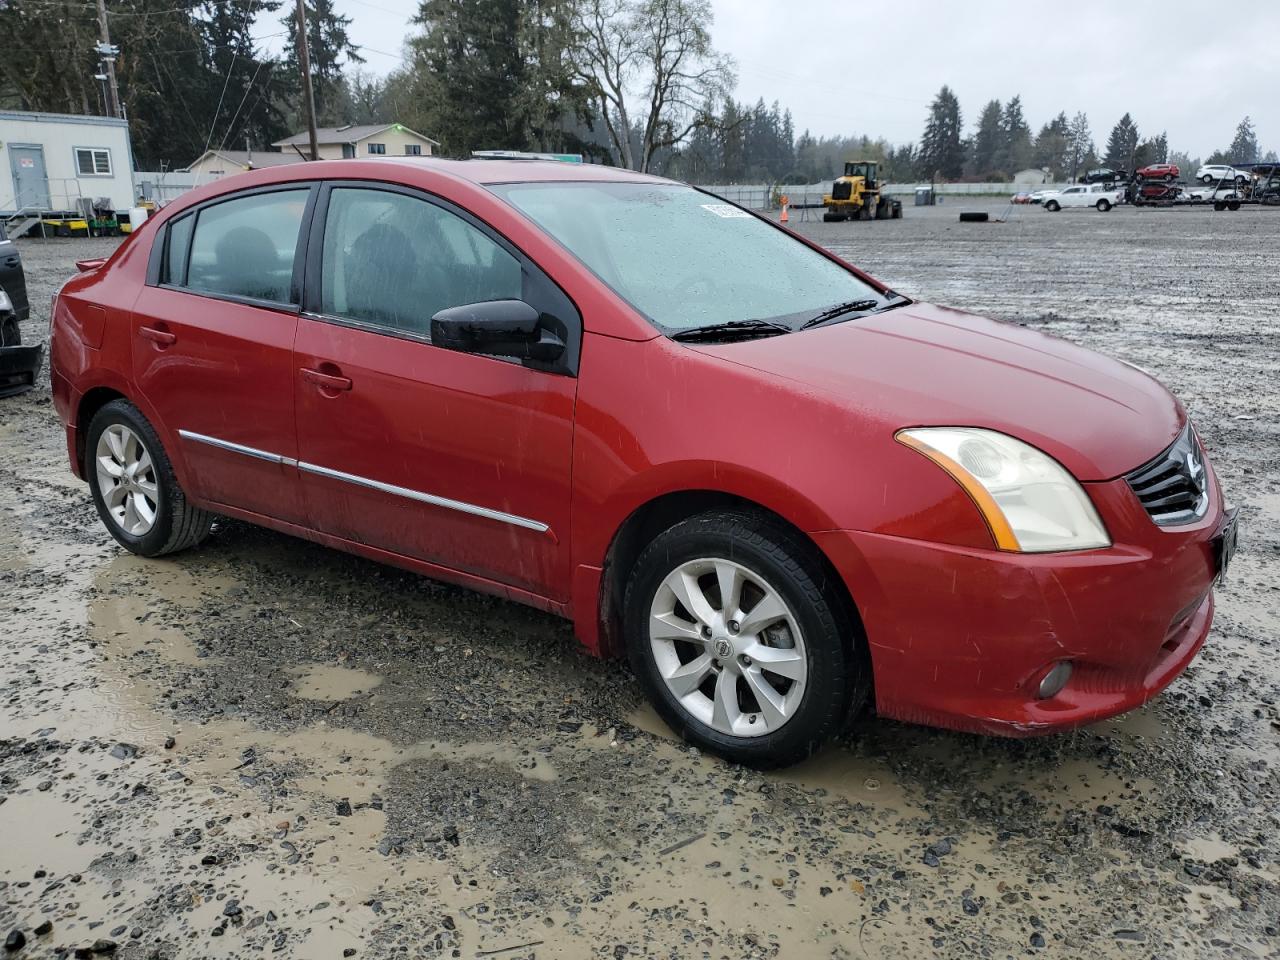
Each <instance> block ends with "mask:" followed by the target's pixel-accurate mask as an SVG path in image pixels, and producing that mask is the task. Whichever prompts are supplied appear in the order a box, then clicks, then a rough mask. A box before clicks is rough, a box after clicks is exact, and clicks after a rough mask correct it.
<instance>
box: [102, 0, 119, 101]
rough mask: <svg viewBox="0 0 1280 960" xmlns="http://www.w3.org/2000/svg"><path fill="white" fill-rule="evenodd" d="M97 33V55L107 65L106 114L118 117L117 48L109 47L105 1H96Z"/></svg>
mask: <svg viewBox="0 0 1280 960" xmlns="http://www.w3.org/2000/svg"><path fill="white" fill-rule="evenodd" d="M98 31H99V35H100V38H101V41H102V42H101V43H99V44H98V53H99V55H100V56H101V57H102V60H103V62H104V63H106V65H107V90H108V92H107V113H108V114H109V115H111V116H113V117H119V116H120V115H121V113H120V88H119V87H117V86H116V54H117V53H119V52H120V51H119V48H117V47H113V46H112V45H111V30H110V28H109V27H108V26H107V3H106V0H98Z"/></svg>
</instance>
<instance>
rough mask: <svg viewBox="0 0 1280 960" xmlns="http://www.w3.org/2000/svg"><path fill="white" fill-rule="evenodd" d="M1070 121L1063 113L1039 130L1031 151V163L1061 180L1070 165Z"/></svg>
mask: <svg viewBox="0 0 1280 960" xmlns="http://www.w3.org/2000/svg"><path fill="white" fill-rule="evenodd" d="M1071 142H1072V141H1071V121H1070V120H1069V119H1067V115H1066V113H1065V112H1063V113H1059V114H1058V115H1057V116H1056V117H1054V118H1053V119H1052V120H1050V121H1049V122H1048V123H1046V124H1045V125H1044V126H1043V127H1041V128H1040V132H1039V133H1038V134H1036V140H1035V146H1034V149H1033V151H1032V162H1033V163H1034V164H1035V165H1036V166H1037V167H1039V168H1040V169H1042V170H1046V169H1047V170H1048V171H1049V173H1050V176H1051V177H1053V178H1054V179H1055V180H1056V179H1061V178H1062V177H1064V176H1066V173H1067V170H1068V169H1069V168H1070V165H1071Z"/></svg>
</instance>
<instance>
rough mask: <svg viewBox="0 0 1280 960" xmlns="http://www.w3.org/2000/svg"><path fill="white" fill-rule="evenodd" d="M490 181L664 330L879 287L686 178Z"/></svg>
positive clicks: (783, 313)
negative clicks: (684, 181) (689, 184)
mask: <svg viewBox="0 0 1280 960" xmlns="http://www.w3.org/2000/svg"><path fill="white" fill-rule="evenodd" d="M490 189H491V190H493V191H494V192H495V193H497V194H498V195H499V196H502V197H504V198H506V199H507V200H508V201H509V202H510V203H511V204H512V205H513V206H515V207H516V208H517V209H519V210H520V211H521V212H522V213H524V214H525V215H526V216H528V217H529V218H530V219H531V220H533V221H534V222H535V223H537V224H538V225H539V226H541V227H542V228H543V229H544V230H546V231H547V233H549V234H551V235H552V236H553V237H555V238H556V239H557V240H558V241H559V242H560V243H561V244H563V245H564V246H565V247H566V248H568V250H569V251H570V252H571V253H572V254H573V255H574V256H576V257H577V258H578V259H579V260H581V261H582V262H583V263H584V264H585V265H586V266H587V267H589V268H590V269H591V270H592V271H593V272H594V273H595V274H596V275H597V276H598V277H600V279H601V280H603V281H604V282H605V283H606V284H608V285H609V286H610V287H611V288H612V289H613V290H614V291H615V292H616V293H617V294H618V295H619V296H621V297H622V298H623V299H624V300H626V301H627V302H629V303H630V304H631V305H632V306H634V307H635V308H636V309H637V310H639V311H640V312H641V313H643V314H644V315H645V316H647V317H648V318H649V319H650V320H651V321H652V322H653V323H654V324H655V325H656V326H657V327H658V328H659V329H661V330H662V331H664V332H666V333H669V334H676V333H679V332H680V331H682V330H690V329H693V328H695V327H703V326H708V325H712V324H718V323H728V322H732V321H736V320H777V321H779V322H785V323H787V324H788V325H791V324H792V322H793V320H794V319H800V318H805V317H806V316H808V315H812V314H814V313H815V311H821V310H823V309H824V308H829V307H831V306H832V305H833V304H840V303H848V302H854V301H861V300H864V299H868V298H879V297H881V296H882V295H881V293H880V291H878V290H876V289H875V288H874V287H872V286H870V285H869V284H867V283H866V282H865V281H863V280H861V279H859V278H858V276H857V275H856V274H854V273H852V272H850V271H849V270H846V269H845V268H844V267H842V266H840V265H839V264H837V263H833V262H832V261H831V260H829V259H827V258H826V257H825V256H823V255H822V254H820V253H818V252H817V251H815V250H812V249H810V248H809V247H807V246H806V245H805V244H803V243H801V242H800V241H798V240H795V239H794V238H792V237H790V236H788V235H787V234H786V233H784V232H783V231H781V230H778V229H777V228H775V227H773V226H771V225H770V224H768V223H766V222H764V221H763V220H760V219H759V218H757V217H754V216H752V215H751V214H749V213H747V212H746V211H744V210H740V209H738V208H737V207H734V206H732V205H731V204H727V203H722V202H720V201H718V200H716V198H715V197H712V196H710V195H708V194H705V193H700V192H699V191H697V190H694V189H693V188H691V187H684V186H679V185H676V184H650V183H590V182H577V183H563V182H562V183H512V184H501V185H495V186H492V187H490ZM783 318H792V319H787V320H783Z"/></svg>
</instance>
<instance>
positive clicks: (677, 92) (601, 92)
mask: <svg viewBox="0 0 1280 960" xmlns="http://www.w3.org/2000/svg"><path fill="white" fill-rule="evenodd" d="M712 19H713V15H712V13H711V5H710V3H709V2H708V0H584V2H583V4H582V7H581V9H580V11H579V13H578V17H577V23H576V28H577V29H576V32H577V45H576V49H575V51H574V53H575V57H574V59H575V61H576V65H577V70H578V72H579V74H580V76H581V78H582V79H583V81H585V83H586V85H587V88H588V90H589V92H590V95H591V99H592V101H593V102H594V103H595V105H596V107H597V109H598V110H599V113H600V117H601V120H602V121H603V122H604V125H605V129H606V131H607V132H608V134H609V139H610V141H611V142H612V144H613V148H614V151H615V152H616V154H617V157H618V160H619V161H620V162H621V163H622V164H623V165H624V166H627V167H629V168H631V169H632V170H641V171H644V170H648V169H649V165H650V163H651V162H652V161H653V157H654V154H656V153H657V152H658V151H659V150H662V149H664V148H667V147H675V146H677V145H679V144H681V143H683V142H684V141H685V140H686V139H688V137H689V135H690V134H691V133H693V131H694V130H695V129H697V128H698V127H699V126H702V125H704V124H707V123H709V122H711V118H710V117H708V116H707V115H706V113H705V111H704V110H703V109H702V107H701V105H702V104H704V103H707V102H709V101H715V100H716V99H718V98H720V97H721V96H723V95H724V93H725V92H726V91H728V90H730V89H731V88H732V87H733V82H734V75H733V63H732V61H731V60H730V59H729V58H727V57H724V56H722V55H720V54H718V53H716V51H715V50H714V49H712V46H711V33H710V28H711V22H712ZM637 139H638V142H637Z"/></svg>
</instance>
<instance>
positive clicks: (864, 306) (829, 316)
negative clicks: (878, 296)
mask: <svg viewBox="0 0 1280 960" xmlns="http://www.w3.org/2000/svg"><path fill="white" fill-rule="evenodd" d="M910 302H911V301H910V300H908V299H907V298H906V297H904V296H902V294H900V293H892V292H889V299H888V300H885V301H883V302H882V301H880V300H873V299H867V300H850V301H849V302H848V303H837V304H836V305H835V306H834V307H828V308H827V309H826V310H823V311H822V312H821V313H819V314H818V315H816V316H813V317H810V318H809V319H808V320H806V321H805V322H804V323H802V324H800V326H799V328H798V329H800V330H808V329H809V328H810V327H816V326H817V325H818V324H820V323H826V322H827V321H828V320H834V319H835V318H836V317H843V316H844V315H845V314H846V313H863V312H866V311H868V310H871V311H874V312H876V313H879V312H880V311H881V310H892V309H893V308H894V307H900V306H902V305H903V304H905V303H910Z"/></svg>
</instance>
